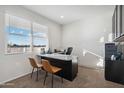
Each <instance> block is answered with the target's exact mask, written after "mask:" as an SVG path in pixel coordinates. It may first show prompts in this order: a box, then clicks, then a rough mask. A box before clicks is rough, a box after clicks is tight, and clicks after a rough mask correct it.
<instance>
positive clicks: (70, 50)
mask: <svg viewBox="0 0 124 93" xmlns="http://www.w3.org/2000/svg"><path fill="white" fill-rule="evenodd" d="M72 50H73V48H72V47H68V49H67V52H66V55H71V52H72Z"/></svg>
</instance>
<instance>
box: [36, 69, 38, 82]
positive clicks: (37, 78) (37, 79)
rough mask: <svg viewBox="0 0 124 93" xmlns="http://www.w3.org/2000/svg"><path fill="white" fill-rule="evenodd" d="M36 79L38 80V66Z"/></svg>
mask: <svg viewBox="0 0 124 93" xmlns="http://www.w3.org/2000/svg"><path fill="white" fill-rule="evenodd" d="M36 81H38V68H37V77H36Z"/></svg>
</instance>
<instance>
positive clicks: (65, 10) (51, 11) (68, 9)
mask: <svg viewBox="0 0 124 93" xmlns="http://www.w3.org/2000/svg"><path fill="white" fill-rule="evenodd" d="M23 7H25V8H27V9H29V10H31V11H33V12H36V13H38V14H40V15H42V16H45V17H47V18H48V19H51V20H53V21H55V22H57V23H59V24H68V23H71V22H73V21H76V20H80V19H85V18H86V17H93V16H112V14H113V11H114V7H115V6H114V5H24V6H23ZM60 16H64V18H60Z"/></svg>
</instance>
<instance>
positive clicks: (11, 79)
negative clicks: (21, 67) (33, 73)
mask: <svg viewBox="0 0 124 93" xmlns="http://www.w3.org/2000/svg"><path fill="white" fill-rule="evenodd" d="M28 74H30V72H27V73H25V74H21V75H19V76H17V77H13V78H10V79H8V80H5V81H2V82H0V84H4V83H6V82H9V81H12V80H14V79H17V78H20V77H23V76H25V75H28Z"/></svg>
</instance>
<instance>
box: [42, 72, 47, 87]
mask: <svg viewBox="0 0 124 93" xmlns="http://www.w3.org/2000/svg"><path fill="white" fill-rule="evenodd" d="M46 77H47V72H46V74H45V78H44V83H43V84H44V85H45V82H46Z"/></svg>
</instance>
